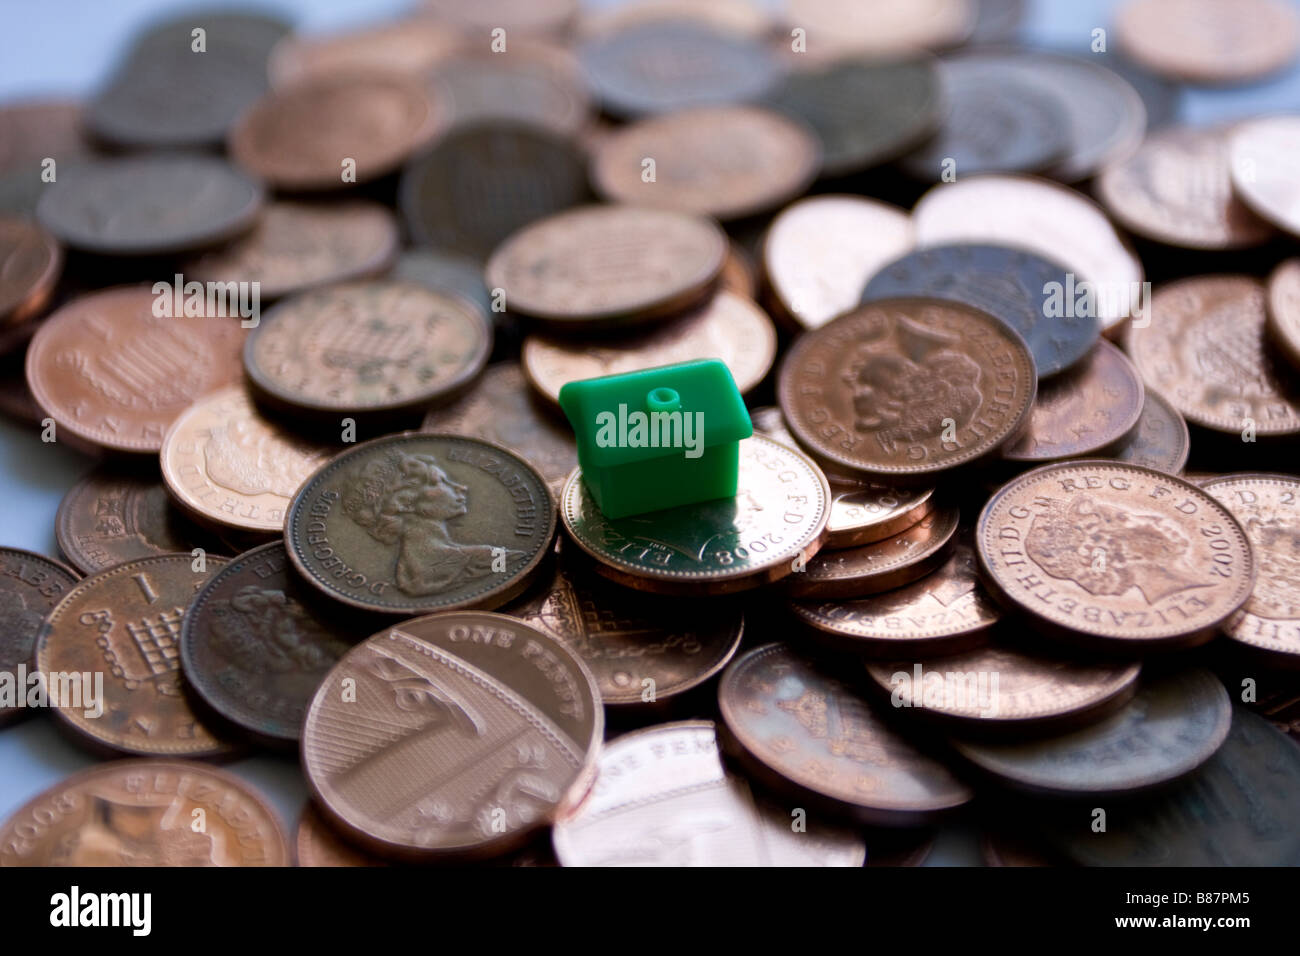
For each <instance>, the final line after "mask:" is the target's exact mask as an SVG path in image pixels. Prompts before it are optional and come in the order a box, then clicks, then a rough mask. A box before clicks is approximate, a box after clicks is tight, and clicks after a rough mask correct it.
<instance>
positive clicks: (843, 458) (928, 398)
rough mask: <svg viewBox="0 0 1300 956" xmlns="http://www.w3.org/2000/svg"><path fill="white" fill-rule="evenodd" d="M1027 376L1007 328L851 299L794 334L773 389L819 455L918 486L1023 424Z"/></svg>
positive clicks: (956, 311)
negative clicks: (831, 316) (850, 304)
mask: <svg viewBox="0 0 1300 956" xmlns="http://www.w3.org/2000/svg"><path fill="white" fill-rule="evenodd" d="M1037 386H1038V376H1037V373H1036V371H1035V368H1034V359H1033V356H1032V355H1031V354H1030V352H1029V347H1028V346H1027V345H1026V344H1025V341H1024V339H1022V338H1021V337H1020V336H1019V335H1018V334H1017V333H1016V332H1014V331H1013V330H1012V329H1011V328H1010V326H1007V325H1005V324H1003V323H1002V322H1001V321H999V320H998V319H995V318H994V317H993V316H991V315H988V314H987V313H985V312H981V311H979V310H978V309H974V308H971V307H969V306H965V305H961V304H959V303H956V302H944V301H941V300H938V299H922V298H910V299H885V300H881V301H879V302H872V303H870V304H867V305H862V306H859V307H858V308H856V309H854V310H853V311H852V312H848V313H846V314H844V315H842V316H840V317H839V318H838V319H836V320H834V321H833V322H830V323H828V324H827V325H824V326H822V327H821V328H819V329H816V330H815V331H812V332H809V333H807V334H805V335H803V336H801V337H800V338H799V339H797V340H796V341H795V343H794V345H792V346H791V347H790V350H789V351H788V352H787V353H786V356H785V360H784V362H783V364H782V366H781V370H780V373H779V378H778V382H777V396H778V398H779V399H780V402H781V411H782V413H783V414H784V415H785V419H786V422H787V423H788V424H789V426H790V431H791V432H792V433H793V434H794V436H795V437H796V438H797V439H798V440H799V443H800V444H801V445H803V446H804V447H805V448H807V449H809V450H810V451H811V452H812V453H813V454H814V455H816V456H817V457H818V458H820V459H823V460H825V461H827V462H830V463H831V464H833V465H836V466H839V467H841V468H848V469H851V470H854V471H859V472H863V473H866V474H868V475H879V476H882V477H889V478H890V479H892V480H895V481H899V480H902V481H912V482H924V481H926V480H927V479H931V480H932V479H933V477H934V476H935V475H937V474H939V473H941V472H944V471H947V470H949V469H952V468H955V467H958V466H960V465H965V464H969V463H971V462H974V461H977V460H979V459H981V458H984V457H986V456H989V455H992V454H994V453H996V452H997V451H998V449H1000V448H1001V447H1002V446H1003V445H1004V444H1006V443H1007V442H1008V441H1012V440H1014V439H1015V438H1016V437H1017V436H1018V435H1019V434H1020V432H1021V430H1022V429H1023V428H1024V424H1025V422H1026V421H1027V419H1028V416H1029V412H1030V409H1031V407H1032V406H1033V401H1034V395H1035V393H1036V391H1037Z"/></svg>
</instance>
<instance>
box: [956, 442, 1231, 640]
mask: <svg viewBox="0 0 1300 956" xmlns="http://www.w3.org/2000/svg"><path fill="white" fill-rule="evenodd" d="M975 541H976V547H977V549H978V551H979V556H980V569H981V571H982V572H983V574H984V576H985V579H986V582H987V583H989V584H990V585H991V586H992V587H993V588H994V592H995V593H998V594H1001V595H1002V596H1003V597H1004V598H1005V599H1006V600H1007V601H1009V602H1010V603H1011V604H1012V605H1014V606H1015V607H1017V608H1018V609H1019V610H1020V611H1022V612H1024V613H1025V614H1027V615H1028V616H1029V617H1030V618H1031V619H1032V620H1034V621H1035V622H1036V623H1037V624H1038V625H1039V626H1040V627H1045V628H1047V629H1049V630H1051V631H1053V632H1055V633H1057V634H1058V635H1060V636H1064V637H1068V638H1072V639H1076V640H1079V641H1087V642H1090V643H1095V644H1097V645H1099V646H1102V647H1105V648H1107V649H1110V650H1114V651H1116V652H1118V653H1123V654H1128V655H1133V654H1140V653H1143V652H1145V651H1148V650H1152V649H1163V648H1166V647H1171V646H1187V645H1191V644H1198V643H1203V642H1204V641H1207V640H1209V639H1210V638H1212V637H1213V636H1214V634H1215V631H1216V630H1217V629H1218V627H1219V626H1220V625H1221V624H1222V623H1223V622H1224V621H1226V620H1227V619H1228V618H1230V617H1231V616H1232V615H1233V614H1234V613H1235V612H1236V611H1237V610H1238V609H1239V608H1240V607H1241V606H1242V605H1243V604H1244V603H1245V602H1246V599H1247V598H1248V597H1249V596H1250V593H1251V590H1252V588H1253V587H1254V584H1255V568H1256V562H1255V560H1254V558H1253V557H1252V555H1251V549H1250V542H1249V540H1248V539H1247V537H1246V533H1245V532H1244V531H1243V530H1242V528H1241V525H1240V524H1238V523H1237V520H1236V519H1235V518H1233V517H1232V514H1231V513H1230V512H1229V511H1228V510H1227V509H1226V508H1224V507H1223V506H1222V505H1220V504H1219V503H1218V502H1217V501H1215V500H1214V498H1212V497H1210V496H1209V495H1208V494H1206V493H1205V492H1203V491H1201V490H1200V489H1199V488H1197V487H1196V486H1195V485H1192V484H1190V483H1188V482H1186V481H1183V480H1181V479H1179V478H1174V477H1172V476H1170V475H1166V474H1163V473H1161V472H1157V471H1152V470H1151V469H1149V468H1142V467H1139V466H1137V465H1129V464H1125V463H1122V462H1115V461H1100V460H1093V461H1081V462H1059V463H1057V464H1054V465H1045V466H1043V467H1042V468H1036V469H1034V470H1033V471H1030V472H1026V473H1025V474H1023V475H1021V476H1019V477H1018V478H1015V479H1013V480H1012V481H1010V482H1008V483H1007V484H1006V485H1004V486H1003V487H1002V490H1000V491H999V492H998V493H997V494H995V495H994V496H993V497H992V498H991V499H990V500H989V503H988V504H987V505H985V506H984V511H983V512H982V513H981V514H980V518H979V524H978V526H977V528H976V532H975Z"/></svg>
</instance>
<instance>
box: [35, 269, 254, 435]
mask: <svg viewBox="0 0 1300 956" xmlns="http://www.w3.org/2000/svg"><path fill="white" fill-rule="evenodd" d="M164 295H165V296H166V299H167V302H168V303H170V301H171V294H170V292H168V293H164ZM158 301H159V297H158V296H156V295H155V294H154V293H153V292H152V291H151V290H150V288H149V287H148V286H124V287H120V288H116V289H106V290H104V291H101V292H93V293H90V294H89V295H83V296H80V297H78V298H76V299H73V300H72V301H71V302H69V303H67V304H66V305H64V306H63V307H62V308H60V309H59V310H58V311H57V312H55V313H54V314H53V315H51V316H50V317H49V318H48V319H46V320H45V322H44V323H43V324H42V325H41V327H40V329H39V330H37V332H36V336H35V337H34V338H33V339H32V343H31V345H30V346H29V347H28V349H27V384H28V385H29V386H30V387H31V390H32V394H33V395H34V396H35V397H36V401H37V402H38V403H39V404H40V406H41V407H42V408H43V409H45V411H46V412H48V413H49V415H50V417H51V418H53V419H54V421H55V422H56V424H57V425H58V429H59V431H60V432H66V433H67V434H69V435H71V436H74V437H75V438H76V439H80V440H81V441H83V442H88V443H90V444H92V445H95V446H98V447H101V448H106V449H109V450H110V451H118V452H137V453H142V454H156V453H157V452H158V449H160V448H161V447H162V440H163V435H164V434H165V433H166V431H167V428H168V427H169V426H170V425H171V423H172V422H173V421H175V420H176V416H178V415H179V414H180V413H181V412H182V411H184V410H185V409H186V408H188V407H189V406H190V404H191V403H192V402H193V401H194V400H195V399H196V398H198V397H199V396H200V395H204V394H206V393H208V392H210V391H212V390H213V389H217V388H221V387H222V386H224V385H228V384H231V383H233V382H236V381H238V380H239V377H240V365H239V353H240V351H241V349H242V348H243V345H244V330H243V329H242V328H240V321H239V319H237V318H231V317H228V316H227V317H222V316H192V315H191V316H187V315H176V316H174V317H160V316H158V315H155V308H156V306H157V303H158ZM58 437H60V438H61V437H62V435H59V436H58Z"/></svg>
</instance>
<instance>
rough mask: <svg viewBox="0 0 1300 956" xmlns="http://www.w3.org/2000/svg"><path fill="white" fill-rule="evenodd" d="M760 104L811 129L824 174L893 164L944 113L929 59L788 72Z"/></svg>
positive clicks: (855, 61) (852, 62)
mask: <svg viewBox="0 0 1300 956" xmlns="http://www.w3.org/2000/svg"><path fill="white" fill-rule="evenodd" d="M765 102H766V104H767V105H768V106H771V107H772V108H773V109H775V110H778V111H780V112H782V113H785V114H786V115H788V116H793V117H795V118H796V119H799V120H801V121H803V122H805V123H807V124H808V125H810V126H811V127H812V128H813V130H814V131H816V133H817V138H818V139H820V140H821V144H822V166H821V174H822V175H823V176H827V177H834V176H846V175H849V174H850V173H855V172H859V171H861V170H864V169H870V168H871V167H873V166H879V165H880V164H882V163H886V162H889V161H890V160H892V159H896V158H897V157H898V156H901V155H902V154H903V153H906V152H907V151H908V150H910V149H912V148H913V147H914V146H916V145H917V144H918V143H920V142H921V141H923V140H925V139H926V138H927V137H929V136H931V135H932V134H933V133H934V132H935V131H936V130H937V129H938V128H939V124H940V123H941V121H942V120H943V115H944V109H945V104H944V99H943V90H942V88H941V86H940V81H939V74H938V71H937V70H936V69H935V64H934V61H933V60H932V59H930V58H928V57H919V56H910V57H903V58H889V59H876V58H859V57H851V58H846V59H841V60H837V61H834V62H831V63H825V64H822V63H819V64H816V65H815V66H814V67H813V68H812V69H807V70H791V71H789V72H787V74H786V76H785V77H784V79H782V80H781V82H780V84H779V85H778V86H777V87H776V88H775V89H774V90H773V91H772V92H771V93H770V94H769V95H768V97H767V98H766V100H765Z"/></svg>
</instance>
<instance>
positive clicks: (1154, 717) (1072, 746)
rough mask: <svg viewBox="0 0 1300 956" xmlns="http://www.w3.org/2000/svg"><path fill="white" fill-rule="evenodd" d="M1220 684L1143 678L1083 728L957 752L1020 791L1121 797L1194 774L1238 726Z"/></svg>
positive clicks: (1197, 675)
mask: <svg viewBox="0 0 1300 956" xmlns="http://www.w3.org/2000/svg"><path fill="white" fill-rule="evenodd" d="M1232 721H1233V714H1232V701H1231V700H1230V699H1229V698H1228V692H1227V691H1226V690H1224V689H1223V684H1221V683H1220V682H1219V679H1218V678H1217V677H1215V676H1214V675H1213V674H1211V673H1210V672H1209V671H1207V670H1201V669H1192V670H1185V671H1180V672H1177V673H1174V674H1171V675H1167V676H1161V677H1152V678H1148V679H1146V680H1144V681H1143V682H1142V683H1141V685H1140V686H1139V687H1138V690H1137V693H1136V694H1135V695H1134V696H1133V698H1132V699H1131V700H1130V701H1129V702H1128V703H1127V704H1125V705H1124V706H1123V707H1122V708H1121V709H1120V710H1119V711H1118V712H1116V713H1115V714H1113V715H1111V716H1110V717H1107V718H1105V719H1104V720H1101V721H1099V722H1098V723H1095V724H1090V725H1088V726H1086V727H1083V728H1081V729H1079V730H1074V731H1070V732H1069V733H1066V734H1061V735H1059V736H1052V737H1046V738H1043V739H1035V740H1027V741H1026V740H1016V741H1007V742H1005V743H1003V742H995V741H988V740H978V741H977V740H968V739H958V740H955V741H953V745H954V746H955V747H956V748H957V751H958V752H959V753H960V754H961V755H962V756H963V757H965V758H966V759H967V760H970V761H971V762H972V763H974V764H975V765H976V766H978V767H979V768H980V769H981V770H983V771H984V772H985V773H988V774H990V775H992V776H994V777H996V778H997V779H998V780H1000V781H1001V782H1003V783H1005V784H1007V785H1008V786H1011V787H1016V788H1018V789H1023V790H1029V791H1031V792H1034V793H1041V794H1046V795H1051V796H1062V797H1080V796H1085V795H1086V796H1116V795H1119V794H1130V793H1135V792H1137V791H1140V790H1148V789H1150V788H1152V787H1157V786H1160V785H1162V784H1167V783H1169V782H1170V781H1173V780H1177V779H1178V778H1179V777H1183V776H1186V775H1187V774H1189V773H1191V772H1192V771H1194V770H1195V769H1196V768H1197V767H1199V766H1200V765H1201V764H1203V763H1205V761H1207V760H1209V759H1210V757H1212V756H1213V755H1214V752H1215V751H1216V750H1218V749H1219V747H1220V746H1221V745H1222V744H1223V741H1224V738H1226V737H1227V735H1228V728H1229V726H1230V725H1231V724H1232Z"/></svg>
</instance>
